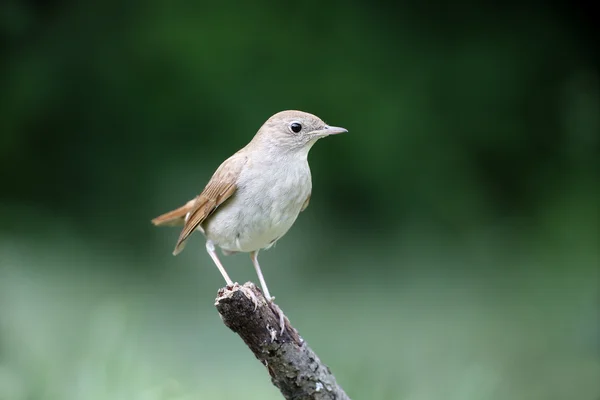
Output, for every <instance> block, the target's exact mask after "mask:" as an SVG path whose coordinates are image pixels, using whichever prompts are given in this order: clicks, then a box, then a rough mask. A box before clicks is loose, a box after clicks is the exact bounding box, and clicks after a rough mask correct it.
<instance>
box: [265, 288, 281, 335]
mask: <svg viewBox="0 0 600 400" xmlns="http://www.w3.org/2000/svg"><path fill="white" fill-rule="evenodd" d="M273 300H275V297H271V298H270V299H269V300H268V302H269V303H270V305H271V307H272V308H274V309H275V311H276V312H277V315H278V316H279V327H280V328H281V331H280V332H279V336H281V335H283V332H285V315H283V311H281V308H279V306H278V305H277V304H275V303H273Z"/></svg>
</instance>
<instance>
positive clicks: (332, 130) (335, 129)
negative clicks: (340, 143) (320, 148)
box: [323, 126, 348, 135]
mask: <svg viewBox="0 0 600 400" xmlns="http://www.w3.org/2000/svg"><path fill="white" fill-rule="evenodd" d="M346 132H348V129H344V128H340V127H339V126H326V127H325V129H324V130H323V133H325V134H327V135H337V134H339V133H346Z"/></svg>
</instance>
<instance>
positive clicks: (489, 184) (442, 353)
mask: <svg viewBox="0 0 600 400" xmlns="http://www.w3.org/2000/svg"><path fill="white" fill-rule="evenodd" d="M590 7H591V6H588V5H585V4H584V3H579V4H577V3H572V2H571V3H567V2H564V3H560V2H558V3H557V2H555V3H553V4H552V5H549V4H542V3H541V2H537V3H536V2H529V3H521V4H519V5H514V6H511V5H507V4H506V5H504V6H502V7H500V6H498V5H492V4H489V5H484V4H480V3H477V2H467V3H460V4H456V3H449V2H448V3H443V2H438V3H427V4H425V3H418V2H408V3H395V4H391V3H390V4H386V3H381V4H377V3H373V2H360V1H353V2H340V1H331V2H317V1H307V2H302V3H298V2H297V3H294V4H289V5H287V4H286V5H284V4H282V3H280V2H270V1H257V2H248V3H243V4H242V3H227V2H221V3H218V2H212V3H211V2H191V1H183V0H176V1H173V2H161V1H156V0H149V1H146V2H139V1H134V2H118V1H115V0H108V1H104V2H100V1H96V2H89V1H88V2H85V1H84V2H66V1H62V2H61V1H46V2H41V1H38V2H36V1H17V0H5V1H4V2H2V3H0V35H1V36H0V37H2V39H3V40H2V41H1V42H0V179H1V181H2V186H1V187H0V220H1V221H2V223H1V224H0V399H2V400H4V399H5V398H6V399H11V400H12V399H15V400H19V399H33V398H44V399H46V398H56V399H78V400H79V399H107V398H111V399H118V398H123V399H137V398H140V399H142V398H143V399H166V398H169V399H184V398H185V399H187V398H216V397H217V396H219V398H247V399H251V398H261V399H267V398H279V397H278V393H277V391H276V390H275V389H274V388H272V387H270V385H269V382H268V379H267V376H266V374H265V373H264V369H263V367H262V366H261V365H260V364H259V363H257V362H256V361H255V360H253V359H252V357H251V355H250V354H249V352H247V351H246V350H245V349H244V347H243V344H241V343H239V340H238V339H237V338H235V337H234V336H233V335H232V334H229V333H226V332H227V331H226V328H225V327H223V326H222V325H221V324H220V322H219V320H218V318H217V317H216V315H215V311H214V309H213V308H212V305H211V304H212V296H213V295H214V293H215V292H216V289H217V288H218V287H219V286H220V285H221V284H222V282H221V281H220V277H219V276H218V273H217V272H216V269H214V267H213V266H212V263H211V262H210V259H209V258H208V256H206V255H205V254H203V249H202V247H201V246H197V249H196V250H193V249H194V247H192V246H189V247H188V250H187V251H186V252H185V253H184V254H182V256H181V257H178V258H177V259H173V258H172V257H170V252H171V250H172V246H173V245H174V242H175V239H176V236H177V232H176V231H173V230H159V229H153V227H152V226H151V225H150V224H149V220H150V218H152V217H154V216H155V215H157V214H159V213H162V212H164V211H166V210H168V209H170V208H172V207H175V206H178V205H180V204H181V203H183V202H184V201H186V200H188V199H189V198H191V197H193V196H194V195H196V194H197V193H198V192H199V191H200V190H201V189H202V187H203V185H204V183H205V182H206V181H207V179H208V178H209V177H210V175H211V173H212V172H213V171H214V169H215V168H216V167H217V166H218V165H219V163H220V162H221V161H222V160H223V159H225V158H226V157H227V156H229V155H230V154H231V153H233V152H234V151H236V150H237V149H239V148H241V147H242V146H244V145H245V144H246V143H247V142H248V140H249V139H250V138H251V137H252V135H253V134H254V132H255V131H256V130H257V129H258V128H259V127H260V125H261V124H262V123H263V122H264V120H266V119H267V118H268V117H269V116H270V115H272V114H274V113H275V112H277V111H280V110H283V109H301V110H304V111H308V112H312V113H315V114H317V115H318V116H320V117H322V118H323V119H325V120H326V121H327V122H330V123H331V124H334V125H339V126H343V127H345V128H347V129H348V130H349V131H350V132H349V133H348V134H347V135H342V136H339V137H335V138H330V139H327V140H323V141H321V142H320V143H319V144H318V145H316V146H315V148H314V149H313V150H312V152H311V156H310V161H311V167H312V171H313V197H312V201H311V205H310V208H309V209H308V210H307V211H306V212H305V213H303V215H302V216H301V218H299V220H298V222H297V224H296V226H295V227H294V228H293V229H292V230H291V231H290V233H289V234H288V235H287V236H286V238H285V239H284V240H282V241H281V242H280V243H278V245H277V248H276V249H274V250H272V251H269V252H268V253H266V254H265V255H264V256H263V260H264V261H263V263H262V264H263V268H264V270H265V274H266V277H267V280H268V281H269V282H270V287H271V288H272V289H271V290H272V291H273V292H274V293H275V295H277V298H278V302H280V304H281V305H282V307H283V309H284V310H286V312H287V313H288V314H289V316H290V318H291V320H292V322H293V323H294V325H296V326H297V327H298V328H299V330H300V331H301V332H302V334H303V336H304V337H305V338H306V339H307V341H308V342H309V343H311V344H312V345H313V347H314V348H315V350H316V351H317V353H319V355H320V356H321V357H322V358H323V360H324V361H325V362H326V363H327V364H329V365H330V366H331V367H332V369H333V371H334V372H335V373H336V375H337V378H338V380H339V381H340V383H341V384H342V385H343V386H344V387H345V388H346V390H347V392H348V393H349V394H350V395H351V396H353V398H377V399H379V398H381V399H404V398H406V399H437V398H442V397H443V398H457V399H505V398H511V399H552V398H556V399H563V398H578V399H597V398H598V396H600V387H599V384H598V379H597V377H598V376H600V361H599V357H600V343H599V341H598V337H600V321H599V319H600V317H599V315H600V305H599V303H600V288H599V286H600V283H599V280H600V273H599V268H600V267H599V265H600V245H599V243H600V222H599V221H600V212H599V211H600V210H599V208H600V151H599V150H600V112H599V110H600V81H599V78H600V76H599V74H598V61H599V58H598V55H599V54H598V47H597V43H596V42H595V41H594V40H593V36H594V35H593V33H594V32H593V27H594V26H595V24H596V22H595V20H594V19H593V17H592V13H591V11H590V10H591V9H590ZM194 240H195V241H197V242H196V244H199V242H200V239H199V238H196V239H194ZM224 262H225V264H226V266H227V267H228V269H231V271H230V274H231V275H232V276H233V277H234V278H235V279H237V280H239V281H243V280H245V279H251V280H254V279H255V277H254V275H253V271H252V268H250V264H249V261H248V260H247V258H245V257H243V256H235V257H228V258H226V259H225V261H224ZM271 282H272V283H271ZM278 293H281V294H280V295H278ZM225 389H226V390H225ZM228 396H229V397H228Z"/></svg>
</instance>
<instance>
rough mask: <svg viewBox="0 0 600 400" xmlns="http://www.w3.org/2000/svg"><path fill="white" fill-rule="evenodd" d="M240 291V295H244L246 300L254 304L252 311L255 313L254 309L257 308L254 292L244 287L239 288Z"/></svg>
mask: <svg viewBox="0 0 600 400" xmlns="http://www.w3.org/2000/svg"><path fill="white" fill-rule="evenodd" d="M240 290H241V291H242V293H244V295H246V297H247V298H249V299H250V300H252V303H253V304H254V311H256V309H257V308H258V298H257V297H256V295H255V294H254V292H253V291H252V290H251V289H249V288H247V287H246V286H240Z"/></svg>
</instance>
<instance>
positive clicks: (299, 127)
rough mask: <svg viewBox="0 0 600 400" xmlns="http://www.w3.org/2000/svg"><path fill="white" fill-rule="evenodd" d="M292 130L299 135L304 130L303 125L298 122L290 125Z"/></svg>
mask: <svg viewBox="0 0 600 400" xmlns="http://www.w3.org/2000/svg"><path fill="white" fill-rule="evenodd" d="M290 128H291V129H292V132H294V133H298V132H300V131H301V130H302V125H300V124H299V123H297V122H294V123H292V124H291V125H290Z"/></svg>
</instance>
